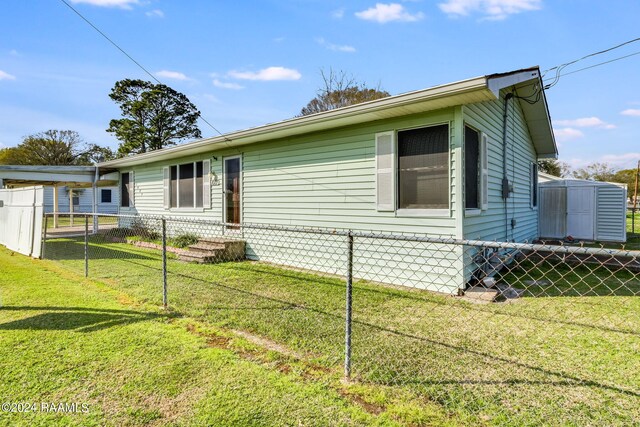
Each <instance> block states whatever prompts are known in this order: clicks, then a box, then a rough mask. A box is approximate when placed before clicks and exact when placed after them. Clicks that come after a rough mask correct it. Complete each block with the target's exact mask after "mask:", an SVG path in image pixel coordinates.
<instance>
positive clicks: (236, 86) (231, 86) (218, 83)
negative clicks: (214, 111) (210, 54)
mask: <svg viewBox="0 0 640 427" xmlns="http://www.w3.org/2000/svg"><path fill="white" fill-rule="evenodd" d="M213 85H214V86H215V87H219V88H221V89H233V90H240V89H244V86H241V85H239V84H238V83H232V82H223V81H220V80H218V79H213Z"/></svg>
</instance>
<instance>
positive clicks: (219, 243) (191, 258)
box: [178, 237, 245, 264]
mask: <svg viewBox="0 0 640 427" xmlns="http://www.w3.org/2000/svg"><path fill="white" fill-rule="evenodd" d="M244 248H245V242H244V240H237V239H225V238H220V237H216V238H202V239H199V240H198V242H197V243H195V244H193V245H190V246H189V247H188V248H187V249H185V250H184V252H182V253H181V254H179V255H178V259H179V260H181V261H185V262H197V263H199V264H213V263H217V262H226V261H240V260H243V259H244V257H245V253H244Z"/></svg>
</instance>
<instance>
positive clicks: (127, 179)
mask: <svg viewBox="0 0 640 427" xmlns="http://www.w3.org/2000/svg"><path fill="white" fill-rule="evenodd" d="M133 184H134V183H133V172H124V173H122V174H120V206H121V207H123V208H129V207H133V195H134V193H133Z"/></svg>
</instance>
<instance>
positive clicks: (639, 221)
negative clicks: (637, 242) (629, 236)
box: [627, 208, 640, 235]
mask: <svg viewBox="0 0 640 427" xmlns="http://www.w3.org/2000/svg"><path fill="white" fill-rule="evenodd" d="M633 217H634V215H632V214H631V211H630V210H627V233H634V234H639V235H640V208H638V210H637V211H636V214H635V219H634V218H633ZM634 227H635V230H634Z"/></svg>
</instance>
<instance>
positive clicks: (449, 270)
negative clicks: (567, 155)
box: [121, 101, 537, 293]
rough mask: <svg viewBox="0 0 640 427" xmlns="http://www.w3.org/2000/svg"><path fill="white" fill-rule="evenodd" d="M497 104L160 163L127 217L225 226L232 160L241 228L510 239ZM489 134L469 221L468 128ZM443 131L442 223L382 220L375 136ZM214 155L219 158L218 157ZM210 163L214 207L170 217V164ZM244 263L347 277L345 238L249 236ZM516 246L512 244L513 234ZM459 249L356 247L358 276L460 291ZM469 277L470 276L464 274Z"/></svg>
mask: <svg viewBox="0 0 640 427" xmlns="http://www.w3.org/2000/svg"><path fill="white" fill-rule="evenodd" d="M516 104H517V103H516V102H512V105H513V106H512V107H511V109H510V111H512V113H511V118H510V125H509V133H510V135H512V137H511V140H512V142H510V147H509V150H508V155H509V162H508V163H509V177H510V179H512V180H513V182H514V184H515V191H516V192H515V195H514V197H512V199H510V200H509V203H510V206H509V212H510V217H511V216H515V217H516V218H517V221H518V224H517V227H516V229H515V232H514V238H515V239H516V240H523V239H526V238H530V237H534V236H535V234H536V224H537V220H536V218H537V217H536V212H535V210H532V209H531V208H530V207H529V196H530V195H529V187H528V170H529V169H528V164H529V162H531V161H533V159H535V154H534V152H533V148H532V145H531V142H530V139H529V137H528V131H527V129H526V126H525V124H524V119H523V116H522V112H521V110H520V109H519V108H518V107H517V105H516ZM501 116H502V109H501V102H500V101H496V102H485V103H480V104H471V105H468V106H465V107H457V108H449V109H445V110H439V111H435V112H429V113H424V114H413V115H409V116H406V117H404V118H401V119H386V120H379V121H374V122H372V123H368V124H366V125H354V126H349V127H344V128H339V129H329V130H327V131H323V132H316V133H311V134H306V135H301V136H298V137H292V138H287V139H275V140H265V141H264V142H261V143H254V144H251V145H247V146H242V147H226V148H223V149H218V150H216V151H212V152H210V153H208V154H205V155H200V156H191V157H181V158H176V159H175V161H171V162H155V163H150V164H147V165H144V166H139V167H135V168H133V169H122V170H121V171H122V172H127V171H129V170H134V172H135V177H134V192H135V207H133V208H129V209H126V208H122V209H121V213H139V214H153V215H164V216H171V217H185V218H200V219H210V220H215V221H221V220H222V219H223V215H222V211H223V209H222V207H223V193H222V189H223V187H222V179H223V177H222V165H223V161H224V158H225V157H227V156H237V155H241V157H242V221H243V222H244V223H255V224H277V225H283V226H293V227H299V226H304V227H323V228H338V229H353V230H356V231H374V232H388V233H411V234H413V233H417V234H421V235H424V234H427V235H431V236H437V237H454V238H463V237H465V238H473V239H477V238H480V239H491V240H493V239H498V240H503V239H504V231H502V230H504V228H503V227H501V226H500V225H501V224H504V216H503V215H504V214H503V204H502V199H501V198H500V180H501V165H502V161H501V149H500V143H501V140H502V138H501V132H502V122H501ZM465 122H468V123H469V124H471V125H472V126H474V127H476V128H478V129H479V130H482V131H483V132H486V133H487V134H489V135H490V137H491V140H490V157H489V161H490V170H491V175H490V191H489V202H490V203H489V210H488V211H486V212H484V213H483V214H481V215H479V216H475V217H465V215H464V212H461V208H462V207H463V206H464V197H463V194H462V191H460V190H461V189H462V188H463V182H464V175H463V168H462V167H461V165H462V164H463V150H462V146H463V134H464V123H465ZM443 123H447V124H448V125H449V134H450V153H449V164H450V171H449V180H450V187H451V191H450V209H449V210H448V211H446V210H445V211H444V215H442V216H401V215H399V214H398V212H379V211H378V210H377V205H376V159H375V153H376V148H375V135H376V133H379V132H387V131H399V130H403V129H411V128H419V127H425V126H430V125H436V124H443ZM214 156H215V159H214ZM204 159H210V160H211V180H212V185H211V201H212V204H211V207H210V208H205V209H164V207H163V180H162V179H163V173H162V169H163V167H165V166H169V165H174V164H182V163H186V162H192V161H198V160H204ZM216 184H218V185H216ZM244 238H245V239H246V240H247V257H249V258H251V259H259V260H263V261H269V262H276V263H282V264H288V265H293V266H295V267H299V268H309V269H316V270H321V271H324V272H328V273H333V274H342V273H343V272H344V268H345V267H346V266H345V265H344V262H343V261H344V251H345V249H346V239H345V238H344V236H342V237H339V236H334V237H332V238H325V239H324V240H322V239H320V238H318V237H314V236H308V235H300V234H297V233H277V232H274V231H256V230H249V229H247V230H245V235H244ZM509 238H511V236H509ZM462 251H463V248H462V247H460V246H451V245H435V244H427V243H415V242H414V243H407V242H393V241H382V240H379V241H378V240H374V239H370V240H367V239H356V243H355V245H354V276H355V277H356V278H364V279H369V280H373V281H379V282H385V283H393V284H400V285H405V286H412V287H419V288H425V289H431V290H436V291H440V292H447V293H454V292H456V291H457V289H458V288H459V287H461V286H463V285H464V281H465V280H464V277H467V278H468V277H469V273H470V271H471V270H470V268H471V262H470V260H469V259H466V261H465V256H463V253H462ZM463 272H465V273H466V274H463Z"/></svg>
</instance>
